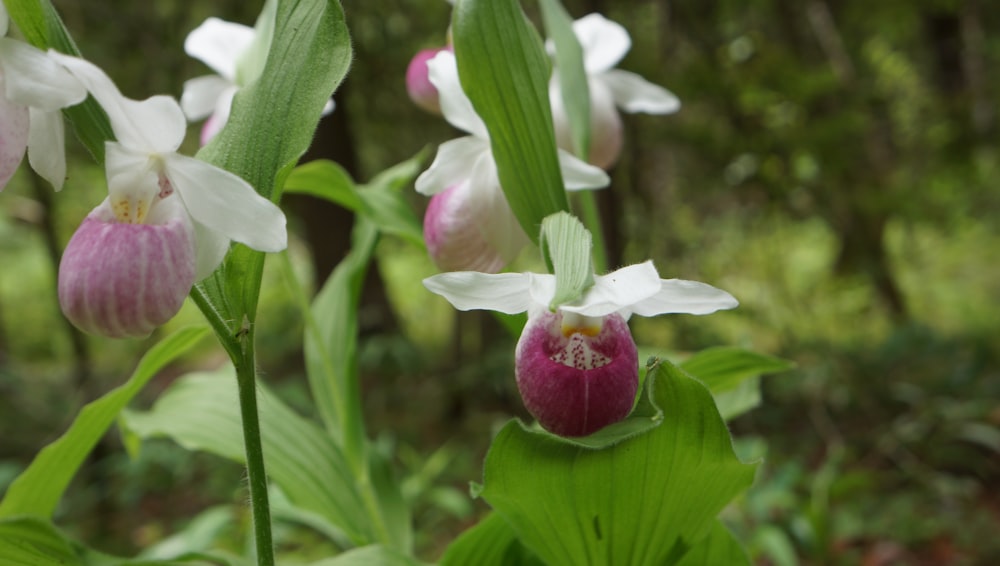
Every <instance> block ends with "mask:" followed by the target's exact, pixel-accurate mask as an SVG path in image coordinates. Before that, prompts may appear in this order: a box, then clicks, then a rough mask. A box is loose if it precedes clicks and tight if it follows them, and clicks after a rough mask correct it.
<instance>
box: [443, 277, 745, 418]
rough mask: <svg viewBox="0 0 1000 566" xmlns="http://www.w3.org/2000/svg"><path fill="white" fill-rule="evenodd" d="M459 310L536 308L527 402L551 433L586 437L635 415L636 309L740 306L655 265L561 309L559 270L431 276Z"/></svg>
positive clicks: (528, 338)
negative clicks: (631, 325) (664, 274)
mask: <svg viewBox="0 0 1000 566" xmlns="http://www.w3.org/2000/svg"><path fill="white" fill-rule="evenodd" d="M424 286H426V287H427V288H428V289H429V290H430V291H432V292H434V293H437V294H439V295H441V296H443V297H444V298H445V299H447V300H448V301H449V302H450V303H451V304H452V305H454V306H455V308H457V309H459V310H471V309H489V310H495V311H499V312H502V313H507V314H515V313H519V312H524V311H527V312H528V323H527V325H526V326H525V327H524V330H523V331H522V332H521V338H520V340H518V343H517V350H516V352H515V362H514V370H515V376H516V378H517V387H518V390H519V391H520V392H521V397H522V399H523V400H524V405H525V407H526V408H527V409H528V411H529V412H530V413H531V414H532V415H533V416H534V417H535V418H536V419H538V422H539V423H540V424H541V425H542V426H543V427H545V428H546V429H547V430H549V431H550V432H553V433H555V434H559V435H562V436H585V435H588V434H591V433H593V432H595V431H597V430H599V429H601V428H603V427H605V426H607V425H609V424H612V423H615V422H618V421H620V420H622V419H623V418H625V417H626V416H627V415H628V413H629V411H631V409H632V404H633V402H634V400H635V395H636V391H637V390H638V386H639V360H638V354H637V353H636V347H635V342H634V341H633V340H632V334H631V332H629V329H628V324H627V321H628V319H629V317H630V316H631V315H633V314H637V315H640V316H655V315H658V314H666V313H687V314H709V313H713V312H715V311H717V310H722V309H731V308H734V307H736V306H737V305H738V303H737V301H736V299H734V298H733V296H732V295H730V294H729V293H727V292H725V291H722V290H720V289H716V288H715V287H712V286H711V285H706V284H704V283H698V282H696V281H684V280H680V279H660V276H659V274H658V273H657V272H656V268H655V267H653V264H652V262H646V263H642V264H638V265H631V266H628V267H623V268H622V269H619V270H617V271H615V272H612V273H609V274H607V275H595V276H594V285H593V287H591V288H590V289H589V290H587V292H586V293H584V295H583V297H582V298H581V299H579V300H578V301H576V302H574V303H572V304H566V305H560V306H558V307H557V308H555V309H554V310H551V309H550V306H549V305H550V303H551V301H552V299H553V297H554V294H555V289H556V280H555V276H554V275H540V274H536V273H500V274H485V273H475V272H458V273H442V274H440V275H435V276H433V277H429V278H427V279H425V280H424Z"/></svg>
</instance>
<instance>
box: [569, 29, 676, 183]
mask: <svg viewBox="0 0 1000 566" xmlns="http://www.w3.org/2000/svg"><path fill="white" fill-rule="evenodd" d="M573 31H574V32H575V33H576V37H577V39H578V40H579V41H580V46H581V47H582V48H583V64H584V70H585V71H586V72H587V79H588V80H587V86H588V89H589V91H590V151H589V153H588V155H587V161H588V162H589V163H592V164H594V165H597V166H599V167H602V168H604V169H607V168H610V167H611V166H612V165H614V164H615V162H616V161H618V156H619V155H620V154H621V149H622V121H621V117H620V116H619V115H618V111H617V110H616V107H617V108H620V109H621V110H622V111H624V112H629V113H635V112H643V113H646V114H671V113H673V112H676V111H677V110H678V109H680V100H678V99H677V97H676V96H674V95H673V94H672V93H671V92H670V91H668V90H666V89H665V88H663V87H661V86H658V85H655V84H653V83H651V82H649V81H647V80H646V79H644V78H642V77H641V76H639V75H637V74H635V73H631V72H629V71H623V70H621V69H616V68H614V67H615V65H617V64H618V62H619V61H621V60H622V58H623V57H625V54H626V53H628V51H629V49H630V48H631V47H632V39H631V38H630V37H629V35H628V32H627V31H625V28H623V27H622V26H621V25H619V24H617V23H615V22H612V21H611V20H608V19H607V18H605V17H604V16H602V15H600V14H589V15H587V16H584V17H583V18H580V19H579V20H576V21H575V22H573ZM550 50H551V46H550ZM549 102H550V103H551V104H552V116H553V120H554V122H555V128H556V140H557V142H558V144H559V147H562V148H565V149H567V150H569V149H572V147H573V141H572V138H571V134H570V127H569V119H568V118H567V116H566V107H565V105H564V103H563V99H562V89H561V87H560V85H559V77H558V73H553V74H552V79H551V81H550V82H549Z"/></svg>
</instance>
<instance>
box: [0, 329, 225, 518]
mask: <svg viewBox="0 0 1000 566" xmlns="http://www.w3.org/2000/svg"><path fill="white" fill-rule="evenodd" d="M204 336H205V329H204V328H187V329H183V330H180V331H178V332H176V333H174V334H172V335H170V336H169V337H167V338H166V339H164V340H163V341H161V342H160V343H158V344H157V345H156V346H154V347H153V348H151V349H150V350H149V351H148V352H147V353H146V355H145V356H143V358H142V360H140V362H139V365H138V367H136V370H135V373H133V374H132V377H130V378H129V380H128V381H127V382H125V384H124V385H122V386H120V387H118V388H116V389H113V390H112V391H110V392H108V393H107V394H105V395H104V396H103V397H101V398H100V399H98V400H96V401H94V402H92V403H90V404H88V405H87V406H86V407H84V408H83V409H82V410H81V411H80V414H79V415H78V416H77V417H76V419H75V420H74V421H73V424H72V426H70V428H69V430H67V431H66V433H64V434H63V435H62V436H61V437H60V438H59V439H58V440H56V441H55V442H53V443H52V444H50V445H48V446H46V447H45V448H43V449H42V451H41V452H39V454H38V456H36V457H35V459H34V461H33V462H32V463H31V465H30V466H29V467H28V469H27V470H25V471H24V472H23V473H22V474H21V475H20V476H18V478H17V479H16V480H14V482H13V483H12V484H11V485H10V487H9V488H8V489H7V493H6V495H5V496H4V498H3V501H2V502H0V517H13V516H17V515H30V516H34V517H41V518H45V519H49V518H51V517H52V513H53V511H55V508H56V505H57V504H58V503H59V500H60V499H61V498H62V495H63V492H64V491H65V490H66V486H68V485H69V482H70V480H71V479H72V478H73V476H74V475H75V474H76V471H77V470H78V469H79V467H80V465H81V464H83V461H84V459H85V458H86V457H87V455H88V454H89V453H90V451H91V449H93V447H94V445H95V444H97V441H98V440H99V439H100V438H101V437H102V436H104V433H105V432H107V430H108V427H110V426H111V424H112V423H113V422H115V419H116V418H117V417H118V414H119V413H120V412H121V410H122V409H123V408H124V407H125V405H127V404H128V402H129V401H131V400H132V398H133V397H135V395H136V394H137V393H138V392H139V391H140V390H141V389H142V388H143V386H145V385H146V383H147V382H148V381H149V380H150V379H151V378H152V377H153V376H154V375H156V373H157V372H159V371H160V370H161V369H162V368H163V367H164V366H166V365H167V364H168V363H170V362H171V361H173V360H174V359H176V358H177V357H178V356H180V355H181V354H183V353H184V352H185V351H187V350H188V349H190V348H191V347H192V346H194V345H195V344H196V343H197V342H198V341H199V340H201V339H202V338H203V337H204Z"/></svg>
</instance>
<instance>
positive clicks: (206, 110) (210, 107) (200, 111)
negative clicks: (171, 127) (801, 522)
mask: <svg viewBox="0 0 1000 566" xmlns="http://www.w3.org/2000/svg"><path fill="white" fill-rule="evenodd" d="M232 86H233V84H232V83H231V82H229V81H227V80H226V79H224V78H222V77H220V76H218V75H205V76H203V77H197V78H194V79H189V80H187V81H184V93H183V94H181V109H182V110H183V111H184V115H185V116H187V119H188V120H191V121H192V122H193V121H195V120H201V119H202V118H207V117H208V116H209V114H211V113H212V112H214V111H215V105H216V102H217V101H218V100H219V97H220V96H221V95H222V93H223V91H225V90H226V89H227V88H230V87H232Z"/></svg>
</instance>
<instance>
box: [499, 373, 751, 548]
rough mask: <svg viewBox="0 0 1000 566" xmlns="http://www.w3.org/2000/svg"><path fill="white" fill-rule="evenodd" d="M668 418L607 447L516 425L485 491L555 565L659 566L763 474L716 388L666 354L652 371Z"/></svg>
mask: <svg viewBox="0 0 1000 566" xmlns="http://www.w3.org/2000/svg"><path fill="white" fill-rule="evenodd" d="M649 379H654V380H656V381H655V383H654V388H653V397H654V401H655V403H656V405H657V406H658V407H660V408H661V409H662V410H663V420H662V422H661V423H660V425H659V426H657V427H655V428H653V429H652V430H650V431H649V432H646V433H644V434H641V435H638V436H636V437H633V438H630V439H627V440H623V441H621V442H619V443H617V444H614V445H613V446H611V447H609V448H605V449H603V450H591V449H587V448H581V447H578V446H575V445H573V444H570V443H568V442H563V441H561V440H559V439H556V438H554V437H552V436H551V435H543V434H539V433H535V432H531V431H529V430H526V429H525V428H524V426H523V425H521V424H519V423H517V422H511V423H508V424H507V425H506V426H505V427H504V428H503V429H502V430H501V431H500V433H499V434H498V435H497V437H496V439H495V440H494V441H493V445H492V447H491V448H490V451H489V454H488V455H487V457H486V465H485V472H484V480H485V481H484V487H483V490H482V492H481V495H482V497H483V498H484V499H486V501H488V502H489V503H490V505H492V506H493V508H494V510H495V511H496V512H497V513H499V514H500V515H502V516H503V517H504V518H505V519H506V520H507V522H508V523H509V524H510V525H511V527H512V528H513V530H514V531H515V532H516V533H517V535H518V538H519V539H520V540H521V542H522V543H523V544H524V545H525V546H527V547H528V548H530V549H531V550H532V551H534V552H535V553H536V554H537V555H538V556H539V557H540V558H541V559H542V560H544V561H545V562H546V563H547V564H549V565H550V566H558V565H561V564H567V565H575V564H593V565H602V564H607V565H617V564H630V565H636V566H642V565H650V566H654V565H655V566H658V565H661V564H669V563H670V562H671V561H674V560H677V559H679V558H680V557H681V556H683V555H684V554H685V553H686V552H687V551H688V550H689V549H690V548H692V547H694V546H695V545H696V544H697V543H698V542H699V541H701V540H702V539H703V538H705V537H706V536H708V535H709V533H710V532H711V530H712V528H713V525H714V523H715V516H716V515H717V514H718V513H719V511H720V510H721V509H722V508H723V507H724V506H725V505H726V504H727V503H728V502H729V501H730V500H731V499H732V498H733V497H735V496H736V495H737V494H738V493H740V492H741V491H743V490H744V489H746V488H747V487H748V486H749V485H750V484H751V483H752V482H753V477H754V470H755V467H756V466H755V465H747V464H743V463H741V462H740V461H739V460H738V459H737V457H736V455H735V454H734V452H733V445H732V439H731V437H730V436H729V431H728V429H727V428H726V425H725V423H724V422H723V421H722V419H721V418H720V416H719V413H718V411H717V410H716V408H715V403H714V402H713V400H712V396H711V394H710V393H709V391H708V390H707V389H706V388H705V387H704V386H703V385H702V384H701V383H700V382H698V381H697V380H695V379H693V378H691V377H690V376H688V375H686V374H685V373H684V372H682V371H680V370H678V369H677V368H676V367H674V366H673V365H671V364H670V363H669V362H662V363H661V364H660V365H659V366H657V367H656V368H655V369H653V370H651V371H650V373H649Z"/></svg>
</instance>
